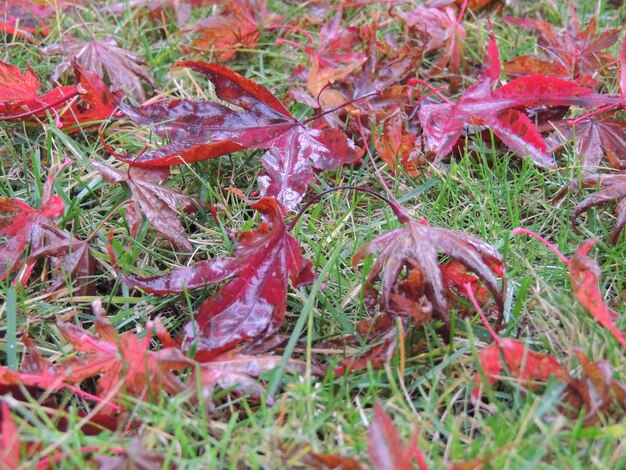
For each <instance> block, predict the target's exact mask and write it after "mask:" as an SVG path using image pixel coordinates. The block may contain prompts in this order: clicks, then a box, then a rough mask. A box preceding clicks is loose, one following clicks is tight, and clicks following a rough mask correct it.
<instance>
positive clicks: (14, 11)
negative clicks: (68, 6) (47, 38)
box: [0, 0, 54, 42]
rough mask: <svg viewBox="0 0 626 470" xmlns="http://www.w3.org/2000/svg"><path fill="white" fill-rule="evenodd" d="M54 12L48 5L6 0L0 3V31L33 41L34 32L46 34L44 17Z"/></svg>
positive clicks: (46, 27)
mask: <svg viewBox="0 0 626 470" xmlns="http://www.w3.org/2000/svg"><path fill="white" fill-rule="evenodd" d="M52 13H54V8H52V7H50V6H49V5H38V4H37V3H36V2H32V1H24V0H8V1H6V2H1V3H0V31H4V32H5V33H6V34H7V35H9V36H13V35H15V36H18V37H21V38H23V39H26V40H28V41H30V42H35V37H34V35H35V34H42V35H47V34H48V24H47V22H46V21H45V18H47V17H49V16H50V15H51V14H52Z"/></svg>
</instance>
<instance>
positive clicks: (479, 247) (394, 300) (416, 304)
mask: <svg viewBox="0 0 626 470" xmlns="http://www.w3.org/2000/svg"><path fill="white" fill-rule="evenodd" d="M400 220H401V221H402V222H404V223H405V226H404V228H399V229H395V230H392V231H390V232H387V233H384V234H383V235H380V236H379V237H377V238H375V239H374V240H372V241H371V242H369V243H368V244H366V245H365V246H363V247H361V249H360V250H359V251H358V252H357V253H356V255H354V257H353V258H352V264H353V266H356V264H357V263H358V262H359V261H360V260H361V259H363V258H364V257H365V256H366V255H369V254H376V253H378V257H377V259H376V261H375V262H374V264H373V266H372V268H371V270H370V272H369V274H368V275H367V279H366V287H365V297H366V300H367V301H369V302H370V303H372V302H373V301H375V300H376V299H377V298H378V292H377V290H376V289H375V288H374V287H373V285H374V283H375V281H376V280H377V279H378V277H379V276H380V277H381V278H382V281H381V282H382V285H381V294H382V295H381V299H380V302H381V305H382V307H383V309H384V310H385V311H387V312H398V311H402V310H404V311H415V312H416V317H417V318H421V316H422V315H424V314H425V312H431V311H432V315H433V317H434V318H437V319H439V320H442V321H443V322H444V335H445V334H446V332H447V331H448V327H449V322H450V319H449V316H448V299H447V297H448V291H447V289H446V285H445V283H444V279H443V275H442V270H441V269H442V268H441V266H440V263H439V256H440V255H441V254H445V255H447V256H449V257H450V258H452V259H453V260H455V261H458V262H460V263H462V264H463V265H465V266H466V267H467V268H468V269H469V270H470V271H471V272H473V273H474V274H475V275H476V277H477V278H478V279H480V280H481V281H482V282H483V283H484V284H485V286H486V287H487V289H489V291H490V292H491V294H492V295H493V297H494V299H495V300H496V304H497V306H498V309H499V312H500V315H501V314H502V311H503V307H504V301H503V297H502V293H501V291H500V289H499V288H498V281H497V278H496V275H495V274H494V273H495V272H496V271H498V272H499V271H500V267H501V266H502V263H503V262H502V257H501V256H500V254H499V253H498V251H497V250H496V249H495V248H494V247H492V246H491V245H489V244H488V243H486V242H484V241H482V240H480V239H479V238H476V237H474V236H472V235H469V234H466V233H463V232H458V231H454V230H449V229H444V228H438V227H432V226H430V225H427V224H426V222H425V221H422V222H417V221H415V220H413V219H412V218H410V217H409V216H408V214H406V212H405V214H404V216H403V217H402V218H401V219H400ZM495 266H497V268H495ZM405 269H406V270H408V271H409V272H412V276H414V277H413V278H410V277H409V278H408V280H407V285H406V288H403V286H402V284H401V283H399V278H401V277H402V276H403V271H404V270H405ZM407 288H408V289H407ZM417 296H419V298H418V299H416V298H415V297H417ZM368 299H372V300H368Z"/></svg>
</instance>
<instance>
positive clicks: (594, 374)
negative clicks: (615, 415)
mask: <svg viewBox="0 0 626 470" xmlns="http://www.w3.org/2000/svg"><path fill="white" fill-rule="evenodd" d="M575 353H576V357H577V358H578V362H579V363H580V365H581V366H582V369H583V374H582V377H581V378H580V379H577V380H573V381H572V383H571V384H570V385H569V386H568V388H567V390H566V401H567V402H569V404H570V407H571V408H572V410H574V413H578V412H579V411H580V409H581V408H583V407H584V409H585V419H584V421H583V425H584V426H592V425H594V424H596V423H597V422H598V421H599V420H600V418H601V416H602V415H603V414H604V413H606V411H608V409H609V408H610V406H611V404H612V403H613V402H617V403H618V404H619V405H620V406H621V407H622V409H624V410H626V387H624V385H623V384H621V383H620V382H618V381H617V380H614V379H613V370H612V368H611V365H610V364H609V362H608V361H604V360H601V361H597V362H591V361H590V360H589V358H588V357H587V355H586V354H585V353H584V352H583V351H581V350H580V349H576V350H575Z"/></svg>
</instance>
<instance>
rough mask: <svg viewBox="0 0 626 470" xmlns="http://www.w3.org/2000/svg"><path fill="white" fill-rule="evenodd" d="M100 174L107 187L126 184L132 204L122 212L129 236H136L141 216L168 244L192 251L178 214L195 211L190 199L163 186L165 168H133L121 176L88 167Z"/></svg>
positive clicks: (98, 165)
mask: <svg viewBox="0 0 626 470" xmlns="http://www.w3.org/2000/svg"><path fill="white" fill-rule="evenodd" d="M92 165H93V166H94V168H96V170H98V171H99V172H100V174H101V175H102V178H103V179H104V181H106V182H107V183H110V184H115V183H126V184H128V186H129V187H130V190H131V192H132V194H133V204H132V206H131V207H130V208H129V209H127V211H126V218H127V219H128V222H129V224H128V225H129V226H130V228H131V235H132V236H136V235H137V233H138V232H139V228H140V225H139V224H137V223H135V222H141V214H143V215H145V217H146V218H147V219H148V221H149V222H150V225H152V226H153V227H154V228H155V229H156V230H157V231H158V232H160V233H161V234H163V235H164V236H165V237H166V238H167V239H168V240H171V241H172V242H174V243H176V244H177V245H178V246H180V247H181V248H184V249H186V250H187V251H191V250H192V246H191V243H189V241H188V240H187V237H185V235H184V233H185V230H184V229H183V226H182V224H181V223H180V221H179V217H180V213H181V212H189V211H193V210H195V208H196V205H195V204H194V201H193V199H192V198H191V197H189V196H185V195H183V194H180V193H178V192H176V191H174V190H173V189H170V188H168V187H167V186H165V185H163V184H162V182H163V181H164V180H165V179H166V178H167V177H168V176H169V169H168V168H136V167H130V168H129V170H128V172H126V173H124V172H122V171H119V170H117V169H115V168H112V167H110V166H107V165H103V164H101V163H97V162H94V163H92Z"/></svg>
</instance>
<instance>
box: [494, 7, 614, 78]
mask: <svg viewBox="0 0 626 470" xmlns="http://www.w3.org/2000/svg"><path fill="white" fill-rule="evenodd" d="M569 7H570V22H569V25H568V26H567V28H566V29H565V31H564V32H563V33H561V34H558V33H557V32H556V31H555V30H554V27H553V26H552V25H551V24H550V23H546V22H544V21H541V20H533V19H525V18H511V17H505V18H504V20H505V21H507V22H508V23H510V24H513V25H516V26H520V27H522V28H523V29H525V30H526V31H536V32H537V34H538V44H539V47H541V49H542V50H543V51H544V52H545V53H546V55H547V56H548V57H549V60H542V59H538V58H536V57H533V56H528V55H525V56H521V57H518V58H517V59H514V60H512V61H510V62H508V63H506V64H505V66H504V67H505V70H506V72H507V73H508V74H509V75H513V76H520V75H530V74H535V73H543V74H547V75H554V76H557V77H561V78H570V77H571V78H572V79H574V80H576V81H579V82H580V83H582V84H585V85H587V86H590V85H594V84H595V79H594V78H593V77H594V76H595V75H596V74H597V73H598V71H599V70H603V69H606V68H607V67H608V66H609V65H610V64H611V63H612V62H613V61H615V58H614V57H613V56H612V55H611V54H609V53H606V52H602V51H603V50H605V49H607V48H609V47H611V46H612V45H613V44H615V42H616V41H617V40H618V38H619V35H620V34H621V28H616V29H609V30H607V31H603V32H602V33H601V34H600V35H598V36H596V30H597V17H595V16H594V17H593V18H592V19H591V20H590V21H589V24H588V25H587V28H586V29H585V30H583V29H582V28H581V26H580V23H579V21H578V17H577V16H576V12H575V11H574V9H573V7H572V6H571V4H570V5H569Z"/></svg>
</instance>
